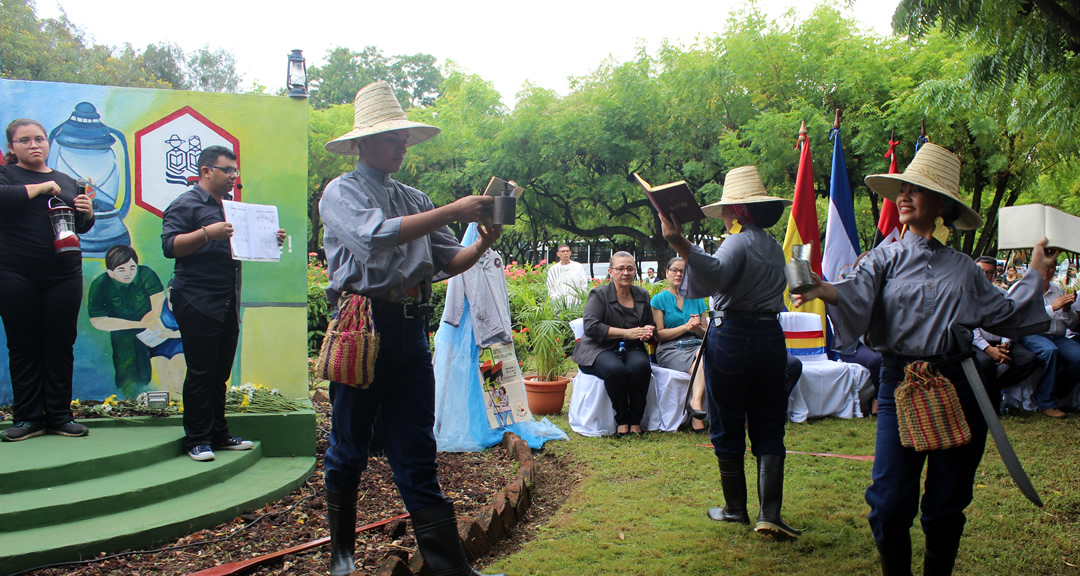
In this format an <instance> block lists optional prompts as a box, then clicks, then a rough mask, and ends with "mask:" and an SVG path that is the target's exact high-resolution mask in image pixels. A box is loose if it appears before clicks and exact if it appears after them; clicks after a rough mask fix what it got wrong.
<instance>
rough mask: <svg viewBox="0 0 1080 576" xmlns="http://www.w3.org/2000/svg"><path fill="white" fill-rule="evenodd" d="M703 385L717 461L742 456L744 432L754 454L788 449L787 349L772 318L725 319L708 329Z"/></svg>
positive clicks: (777, 324) (744, 442) (782, 333)
mask: <svg viewBox="0 0 1080 576" xmlns="http://www.w3.org/2000/svg"><path fill="white" fill-rule="evenodd" d="M710 330H711V331H712V334H709V340H708V342H707V344H706V346H707V347H708V349H707V350H706V351H705V359H704V360H703V362H704V364H705V389H706V392H707V397H708V402H709V414H716V415H717V417H716V418H712V419H711V420H710V426H709V432H710V433H711V435H712V444H713V451H714V452H716V457H717V458H718V459H720V460H742V458H743V456H744V454H745V453H746V435H747V434H749V436H750V448H751V451H752V452H753V454H754V455H755V456H766V455H778V456H784V455H785V454H786V452H785V447H784V424H785V423H786V421H787V402H788V393H787V377H786V375H785V368H786V366H787V348H786V343H785V341H784V331H783V330H781V329H780V322H778V321H776V320H751V319H748V318H727V319H725V320H724V321H723V322H722V323H721V324H720V325H719V326H716V325H715V324H714V325H713V326H712V327H711V328H710Z"/></svg>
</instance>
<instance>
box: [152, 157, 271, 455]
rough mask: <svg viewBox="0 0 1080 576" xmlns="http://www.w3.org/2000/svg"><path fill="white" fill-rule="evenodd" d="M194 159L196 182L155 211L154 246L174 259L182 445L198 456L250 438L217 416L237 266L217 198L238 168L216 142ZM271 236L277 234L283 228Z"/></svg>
mask: <svg viewBox="0 0 1080 576" xmlns="http://www.w3.org/2000/svg"><path fill="white" fill-rule="evenodd" d="M198 166H199V182H198V183H197V184H195V185H194V186H192V187H191V189H189V190H187V191H185V192H184V193H182V194H180V195H179V196H177V197H176V199H174V200H173V201H172V202H171V203H170V204H169V207H168V208H166V209H165V213H164V214H163V215H162V225H161V251H162V253H163V254H164V255H165V257H166V258H174V259H175V260H176V264H175V265H174V267H173V278H172V282H171V286H172V292H171V295H170V298H171V302H172V307H173V314H175V316H176V322H177V324H178V325H179V327H180V340H181V342H182V344H183V349H184V361H185V363H186V364H187V372H186V374H185V375H184V439H183V445H184V451H185V452H186V453H187V455H188V456H189V457H191V459H192V460H195V461H197V462H205V461H210V460H213V459H214V458H215V454H214V450H215V449H219V450H251V448H252V447H253V446H254V444H253V443H252V442H250V441H248V440H244V439H242V438H238V437H236V436H233V435H232V434H230V433H229V425H228V423H227V422H226V421H225V389H226V388H225V387H226V382H227V381H228V380H229V376H230V375H231V374H232V366H233V359H234V357H235V356H236V345H237V342H238V339H239V336H240V282H241V269H240V262H239V261H238V260H233V257H232V249H231V247H230V241H229V239H230V238H232V234H233V225H232V224H230V223H229V222H226V221H225V212H224V208H223V205H222V201H223V200H232V194H231V192H232V190H233V189H234V188H235V186H236V179H237V178H238V177H239V176H240V169H239V168H237V165H236V154H234V153H233V151H232V150H230V149H228V148H226V147H224V146H216V145H215V146H208V147H206V148H204V149H203V151H202V153H201V154H199V160H198ZM277 241H278V245H279V246H280V245H281V244H282V243H283V242H284V241H285V231H284V230H278V231H277ZM163 300H164V299H163Z"/></svg>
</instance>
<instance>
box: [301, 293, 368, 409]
mask: <svg viewBox="0 0 1080 576" xmlns="http://www.w3.org/2000/svg"><path fill="white" fill-rule="evenodd" d="M378 355H379V333H378V332H376V331H375V322H374V321H373V320H372V318H371V302H370V301H368V299H367V298H365V297H363V296H360V295H359V294H343V295H342V296H341V298H340V299H338V303H337V311H336V312H335V313H334V317H333V319H331V320H330V324H329V325H328V326H327V327H326V335H325V336H324V337H323V343H322V348H320V349H319V359H318V361H316V363H315V374H316V375H317V376H318V377H320V378H323V379H325V380H330V381H331V382H340V383H341V384H345V385H347V386H353V387H358V388H367V387H368V386H370V385H371V382H372V380H374V379H375V358H377V357H378Z"/></svg>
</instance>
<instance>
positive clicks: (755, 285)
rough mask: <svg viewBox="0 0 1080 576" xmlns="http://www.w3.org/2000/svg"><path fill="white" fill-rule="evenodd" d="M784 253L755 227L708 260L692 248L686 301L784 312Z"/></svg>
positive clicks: (682, 290) (731, 238)
mask: <svg viewBox="0 0 1080 576" xmlns="http://www.w3.org/2000/svg"><path fill="white" fill-rule="evenodd" d="M786 283H787V280H786V279H785V276H784V249H783V248H781V247H780V244H779V243H777V241H776V239H775V238H773V237H772V236H770V235H769V233H768V232H766V231H764V230H762V229H761V228H758V227H757V226H754V225H746V226H743V229H742V231H741V232H739V233H738V234H732V235H730V236H728V237H727V238H725V239H724V242H723V243H722V244H720V248H719V249H717V251H716V254H713V255H712V256H709V255H708V254H706V253H705V251H704V250H703V249H701V248H700V247H699V246H693V247H692V248H691V252H690V259H689V260H687V262H686V279H685V280H684V281H683V283H682V286H680V294H681V295H682V296H683V297H684V298H704V297H706V296H712V304H713V307H714V308H715V309H716V310H732V311H738V312H745V313H753V314H776V313H778V312H780V311H782V310H783V309H784V286H785V285H786Z"/></svg>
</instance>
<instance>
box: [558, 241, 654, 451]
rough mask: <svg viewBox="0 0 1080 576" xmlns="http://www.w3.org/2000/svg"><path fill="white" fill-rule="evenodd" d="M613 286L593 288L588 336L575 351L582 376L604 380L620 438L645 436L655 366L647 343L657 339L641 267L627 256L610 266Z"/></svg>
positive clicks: (587, 311)
mask: <svg viewBox="0 0 1080 576" xmlns="http://www.w3.org/2000/svg"><path fill="white" fill-rule="evenodd" d="M608 275H609V276H610V277H611V282H609V283H607V284H602V285H600V286H597V287H596V288H593V289H592V291H591V292H589V298H588V300H587V301H586V302H585V314H584V315H583V320H584V324H585V335H584V336H582V338H581V341H580V342H578V345H577V348H575V349H574V356H573V359H574V362H576V363H577V365H578V368H580V369H581V371H582V372H584V373H586V374H589V375H591V376H596V377H597V378H600V379H601V380H603V381H604V389H605V390H607V394H608V398H610V399H611V405H612V407H613V408H614V409H615V424H616V428H615V435H616V436H618V437H622V436H625V435H627V434H630V433H634V434H641V420H642V419H643V418H644V417H645V397H646V395H647V394H648V391H649V379H650V378H651V377H652V367H651V366H650V364H649V352H648V350H646V349H645V341H647V340H650V339H652V336H653V312H652V306H650V305H649V293H648V292H646V291H645V290H644V289H643V288H640V287H638V286H634V285H633V282H634V277H635V276H636V275H637V267H635V266H634V257H633V256H631V255H630V254H629V253H628V252H616V253H615V254H614V255H613V256H612V257H611V262H610V263H609V264H608Z"/></svg>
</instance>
